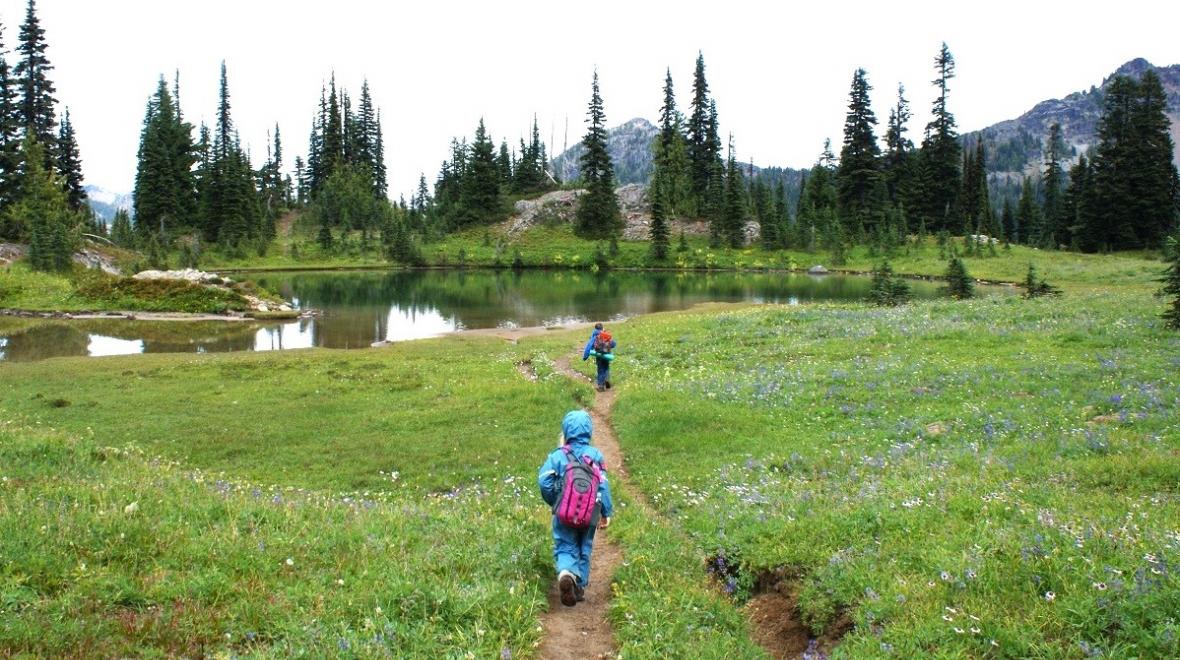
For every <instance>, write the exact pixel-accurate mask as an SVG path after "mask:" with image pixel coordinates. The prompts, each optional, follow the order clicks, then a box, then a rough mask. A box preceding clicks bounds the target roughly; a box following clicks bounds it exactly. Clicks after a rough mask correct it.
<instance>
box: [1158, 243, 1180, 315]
mask: <svg viewBox="0 0 1180 660" xmlns="http://www.w3.org/2000/svg"><path fill="white" fill-rule="evenodd" d="M1178 236H1180V233H1178ZM1167 248H1168V253H1169V260H1168V261H1169V263H1168V269H1167V270H1166V271H1164V277H1163V280H1162V281H1163V283H1164V286H1163V289H1162V290H1161V291H1160V293H1161V294H1162V295H1163V296H1165V297H1167V298H1169V300H1168V308H1167V309H1166V310H1165V311H1164V324H1165V325H1167V327H1169V328H1171V329H1173V330H1180V238H1177V237H1176V236H1173V237H1170V238H1169V239H1168V244H1167Z"/></svg>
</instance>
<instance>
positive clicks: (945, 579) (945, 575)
mask: <svg viewBox="0 0 1180 660" xmlns="http://www.w3.org/2000/svg"><path fill="white" fill-rule="evenodd" d="M941 575H942V581H943V582H950V581H951V577H952V576H951V574H950V573H948V572H946V571H943V572H942V574H941Z"/></svg>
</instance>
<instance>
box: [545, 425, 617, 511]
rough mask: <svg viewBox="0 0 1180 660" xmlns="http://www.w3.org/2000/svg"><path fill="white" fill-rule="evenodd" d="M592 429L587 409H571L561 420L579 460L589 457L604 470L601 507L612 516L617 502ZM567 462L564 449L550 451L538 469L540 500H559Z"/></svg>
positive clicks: (567, 441) (548, 501)
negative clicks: (612, 496) (612, 498)
mask: <svg viewBox="0 0 1180 660" xmlns="http://www.w3.org/2000/svg"><path fill="white" fill-rule="evenodd" d="M591 432H592V426H591V423H590V415H588V414H586V412H585V411H582V410H574V411H571V412H569V413H566V415H565V419H563V420H561V435H562V437H564V438H565V444H567V445H569V447H570V449H571V450H572V451H573V453H574V456H575V457H577V458H578V459H579V460H581V458H582V457H583V456H586V457H589V458H590V460H591V461H593V462H594V463H595V464H597V465H598V469H599V470H601V471H602V481H601V482H600V483H599V484H598V503H599V504H600V505H601V506H602V516H603V517H604V518H610V517H611V515H612V514H613V513H614V505H613V503H612V502H611V497H610V483H609V482H608V481H607V477H606V462H605V459H604V458H603V456H602V452H600V451H598V449H597V448H596V447H592V446H590V435H591ZM566 462H567V460H566V457H565V451H564V450H562V448H561V447H558V448H557V449H554V450H553V451H551V452H549V456H547V457H546V458H545V463H544V464H543V465H542V466H541V469H540V470H539V471H538V472H537V485H538V486H540V488H541V499H543V500H545V503H546V504H548V505H549V506H553V505H554V504H555V503H556V502H557V496H558V494H559V493H560V492H561V486H562V475H564V474H565V465H566Z"/></svg>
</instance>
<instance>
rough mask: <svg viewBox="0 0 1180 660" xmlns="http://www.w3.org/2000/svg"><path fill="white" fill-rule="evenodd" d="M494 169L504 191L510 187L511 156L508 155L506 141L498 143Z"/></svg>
mask: <svg viewBox="0 0 1180 660" xmlns="http://www.w3.org/2000/svg"><path fill="white" fill-rule="evenodd" d="M496 169H497V171H498V172H499V174H500V185H501V186H503V187H504V188H505V189H511V186H512V155H511V154H509V153H508V141H507V140H501V141H500V153H499V154H497V156H496Z"/></svg>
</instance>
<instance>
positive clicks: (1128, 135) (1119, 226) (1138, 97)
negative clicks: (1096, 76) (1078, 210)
mask: <svg viewBox="0 0 1180 660" xmlns="http://www.w3.org/2000/svg"><path fill="white" fill-rule="evenodd" d="M1105 92H1106V93H1105V96H1104V105H1103V114H1102V118H1101V119H1100V120H1099V123H1098V140H1099V141H1098V145H1097V147H1096V148H1095V149H1094V152H1093V158H1092V160H1091V161H1090V172H1089V182H1088V184H1089V185H1088V188H1087V194H1086V199H1085V203H1084V205H1083V206H1084V214H1083V218H1082V221H1081V222H1080V223H1079V224H1080V225H1081V226H1080V227H1079V230H1080V235H1079V236H1078V242H1079V245H1080V246H1081V248H1082V249H1083V250H1086V251H1098V250H1126V249H1138V248H1144V247H1154V246H1158V245H1160V243H1161V242H1162V241H1163V239H1164V237H1165V236H1166V235H1167V233H1168V232H1169V231H1171V229H1172V228H1173V227H1174V226H1175V223H1176V218H1177V214H1178V204H1180V177H1178V176H1177V172H1176V166H1175V164H1174V163H1173V162H1172V153H1173V143H1172V138H1171V135H1170V134H1169V125H1170V124H1169V121H1168V119H1167V115H1166V105H1167V103H1166V97H1165V96H1164V92H1163V87H1162V85H1161V83H1160V80H1159V76H1158V75H1156V73H1155V72H1154V71H1147V72H1145V73H1144V74H1143V77H1142V79H1141V80H1140V81H1139V82H1138V83H1137V82H1135V81H1134V80H1132V79H1130V78H1127V77H1125V76H1117V77H1115V78H1114V80H1112V81H1111V82H1110V84H1109V85H1108V86H1107V88H1106V90H1105Z"/></svg>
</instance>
